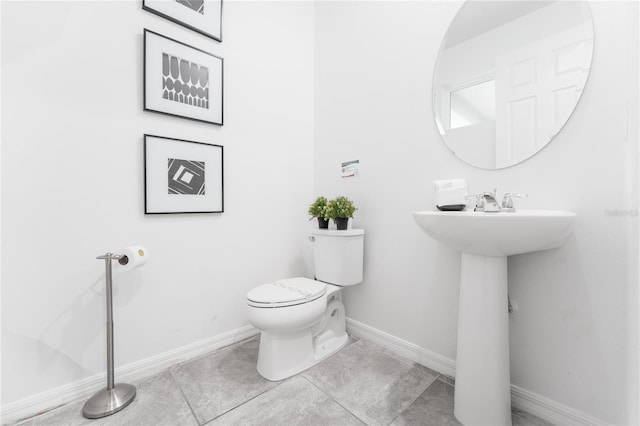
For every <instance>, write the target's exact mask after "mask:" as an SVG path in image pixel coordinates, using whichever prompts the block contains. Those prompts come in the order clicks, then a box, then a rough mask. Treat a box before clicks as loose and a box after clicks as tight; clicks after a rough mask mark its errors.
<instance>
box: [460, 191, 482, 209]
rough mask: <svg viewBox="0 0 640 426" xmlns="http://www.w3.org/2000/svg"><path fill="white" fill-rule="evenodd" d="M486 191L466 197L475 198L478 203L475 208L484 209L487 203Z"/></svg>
mask: <svg viewBox="0 0 640 426" xmlns="http://www.w3.org/2000/svg"><path fill="white" fill-rule="evenodd" d="M484 194H485V193H484V192H482V193H480V194H475V195H467V196H466V197H464V198H475V200H476V205H475V208H476V209H484V206H485V204H486V201H485V199H484Z"/></svg>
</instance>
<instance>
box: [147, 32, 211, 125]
mask: <svg viewBox="0 0 640 426" xmlns="http://www.w3.org/2000/svg"><path fill="white" fill-rule="evenodd" d="M222 69H223V60H222V58H219V57H217V56H215V55H212V54H211V53H208V52H205V51H204V50H200V49H196V48H195V47H192V46H189V45H187V44H184V43H181V42H179V41H176V40H173V39H170V38H168V37H165V36H163V35H160V34H158V33H154V32H153V31H149V30H147V29H145V30H144V83H143V87H144V110H145V111H153V112H159V113H161V114H168V115H173V116H178V117H184V118H189V119H192V120H198V121H204V122H206V123H212V124H219V125H222Z"/></svg>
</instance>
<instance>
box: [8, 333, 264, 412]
mask: <svg viewBox="0 0 640 426" xmlns="http://www.w3.org/2000/svg"><path fill="white" fill-rule="evenodd" d="M258 333H259V330H257V329H256V328H255V327H253V326H252V325H246V326H244V327H240V328H237V329H235V330H231V331H228V332H225V333H222V334H219V335H217V336H214V337H211V338H208V339H204V340H201V341H199V342H195V343H192V344H189V345H186V346H183V347H180V348H177V349H173V350H171V351H168V352H164V353H161V354H158V355H155V356H152V357H150V358H146V359H143V360H140V361H136V362H133V363H131V364H127V365H124V366H122V367H118V368H116V369H115V377H116V378H117V381H118V382H131V381H137V380H140V379H143V378H145V377H148V376H151V375H153V374H156V373H158V372H160V371H162V370H164V369H166V368H168V367H170V366H172V365H175V364H178V363H181V362H184V361H187V360H190V359H193V358H196V357H198V356H200V355H204V354H206V353H208V352H212V351H214V350H216V349H220V348H222V347H224V346H228V345H231V344H233V343H236V342H239V341H241V340H244V339H247V338H249V337H252V336H255V335H257V334H258ZM106 382H107V375H106V372H105V373H100V374H96V375H93V376H91V377H87V378H85V379H82V380H78V381H76V382H73V383H69V384H66V385H63V386H59V387H57V388H54V389H51V390H48V391H45V392H41V393H38V394H36V395H33V396H30V397H27V398H24V399H21V400H18V401H15V402H10V403H8V404H4V405H2V409H1V410H0V420H1V422H2V424H3V425H4V424H11V423H15V422H17V421H19V420H21V419H24V418H27V417H32V416H34V415H36V414H38V413H42V412H46V411H50V410H52V409H55V408H57V407H60V406H62V405H65V404H68V403H70V402H75V401H79V400H82V399H84V398H89V397H90V396H91V395H93V394H94V393H95V392H97V391H98V390H99V389H101V388H103V387H105V384H106Z"/></svg>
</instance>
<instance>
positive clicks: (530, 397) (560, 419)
mask: <svg viewBox="0 0 640 426" xmlns="http://www.w3.org/2000/svg"><path fill="white" fill-rule="evenodd" d="M347 330H348V331H349V333H350V334H351V335H353V336H355V337H359V338H362V339H365V340H369V341H371V342H373V343H376V344H378V345H380V346H382V347H383V348H386V349H389V350H390V351H392V352H394V353H397V354H398V355H401V356H404V357H405V358H408V359H410V360H411V361H414V362H417V363H418V364H421V365H424V366H425V367H427V368H430V369H432V370H434V371H436V372H438V373H440V374H444V375H446V376H450V377H455V375H456V362H455V361H454V360H452V359H450V358H447V357H444V356H442V355H438V354H436V353H435V352H431V351H429V350H427V349H424V348H421V347H420V346H418V345H415V344H413V343H410V342H407V341H406V340H402V339H399V338H397V337H395V336H392V335H390V334H388V333H385V332H383V331H380V330H377V329H375V328H373V327H370V326H368V325H366V324H363V323H361V322H359V321H356V320H354V319H351V318H347ZM511 405H512V406H514V407H516V408H518V409H520V410H523V411H526V412H527V413H530V414H533V415H534V416H537V417H540V418H541V419H543V420H546V421H548V422H550V423H553V424H554V425H558V426H561V425H572V426H573V425H590V426H594V425H606V424H608V423H607V422H605V421H602V420H600V419H598V418H595V417H593V416H591V415H589V414H587V413H583V412H581V411H578V410H575V409H573V408H571V407H568V406H566V405H563V404H560V403H559V402H556V401H552V400H550V399H548V398H545V397H543V396H542V395H538V394H536V393H533V392H530V391H528V390H526V389H523V388H521V387H518V386H515V385H511Z"/></svg>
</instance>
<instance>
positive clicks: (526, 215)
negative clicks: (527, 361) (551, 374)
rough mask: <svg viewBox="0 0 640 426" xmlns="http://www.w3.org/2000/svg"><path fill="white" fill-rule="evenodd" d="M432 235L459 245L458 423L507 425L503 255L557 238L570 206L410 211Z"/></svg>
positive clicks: (551, 244)
mask: <svg viewBox="0 0 640 426" xmlns="http://www.w3.org/2000/svg"><path fill="white" fill-rule="evenodd" d="M413 217H414V219H415V220H416V222H417V223H418V225H419V226H420V227H421V228H422V229H423V230H424V232H426V233H427V235H429V236H430V237H432V238H433V239H435V240H436V241H438V242H440V243H442V244H444V245H446V246H448V247H451V248H453V249H455V250H458V251H460V252H461V253H462V263H461V271H460V308H459V313H458V348H457V358H456V386H455V399H454V414H455V416H456V418H457V419H458V420H459V421H460V422H461V423H463V424H465V425H511V381H510V377H509V313H508V310H507V256H511V255H514V254H521V253H529V252H533V251H540V250H548V249H553V248H558V247H560V246H562V245H563V244H564V243H565V242H566V240H567V238H568V237H569V235H570V234H571V232H572V229H573V223H574V221H575V218H576V215H575V213H571V212H565V211H556V210H519V211H517V212H514V213H484V212H482V213H480V212H466V211H465V212H440V211H421V212H414V213H413Z"/></svg>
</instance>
